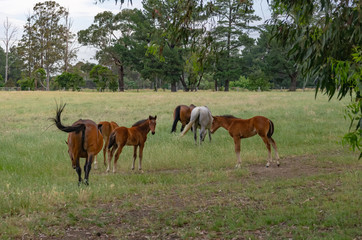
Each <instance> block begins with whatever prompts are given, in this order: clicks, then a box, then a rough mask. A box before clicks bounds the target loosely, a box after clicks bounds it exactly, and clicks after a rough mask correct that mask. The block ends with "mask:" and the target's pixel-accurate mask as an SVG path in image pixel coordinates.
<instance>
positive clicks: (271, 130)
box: [267, 119, 274, 138]
mask: <svg viewBox="0 0 362 240" xmlns="http://www.w3.org/2000/svg"><path fill="white" fill-rule="evenodd" d="M273 133H274V123H273V122H272V120H270V119H269V131H268V134H267V136H268V138H271V137H272V136H273Z"/></svg>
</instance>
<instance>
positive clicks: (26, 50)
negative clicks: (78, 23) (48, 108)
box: [19, 1, 70, 90]
mask: <svg viewBox="0 0 362 240" xmlns="http://www.w3.org/2000/svg"><path fill="white" fill-rule="evenodd" d="M33 11H34V14H33V15H30V14H29V17H28V18H27V24H26V25H25V26H24V34H23V38H22V39H21V40H20V43H19V54H20V55H21V56H22V57H23V59H24V63H25V64H26V66H27V67H26V72H27V75H28V76H29V77H31V74H32V72H33V71H34V70H35V69H38V68H44V69H45V71H46V85H45V89H46V90H49V86H50V84H49V81H50V74H51V73H54V72H55V71H57V70H58V66H59V64H60V61H61V60H62V59H63V55H64V52H65V50H64V49H66V45H67V43H68V41H70V38H69V29H68V28H67V26H65V25H64V19H65V17H66V16H67V15H68V12H67V11H66V9H65V8H64V7H61V6H60V5H59V4H58V3H56V2H54V1H46V2H43V3H37V4H36V5H35V6H34V8H33ZM67 36H68V38H67ZM35 87H37V86H35Z"/></svg>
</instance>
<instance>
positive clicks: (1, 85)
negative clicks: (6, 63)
mask: <svg viewBox="0 0 362 240" xmlns="http://www.w3.org/2000/svg"><path fill="white" fill-rule="evenodd" d="M3 86H4V78H3V76H2V75H1V74H0V87H3Z"/></svg>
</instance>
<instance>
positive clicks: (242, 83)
mask: <svg viewBox="0 0 362 240" xmlns="http://www.w3.org/2000/svg"><path fill="white" fill-rule="evenodd" d="M230 87H231V88H235V87H237V88H244V89H249V88H250V81H249V79H248V78H246V77H245V76H240V78H239V80H238V81H232V82H231V83H230Z"/></svg>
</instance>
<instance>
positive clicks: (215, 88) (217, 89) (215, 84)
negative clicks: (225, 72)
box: [215, 79, 218, 92]
mask: <svg viewBox="0 0 362 240" xmlns="http://www.w3.org/2000/svg"><path fill="white" fill-rule="evenodd" d="M217 90H218V89H217V80H216V79H215V92H217Z"/></svg>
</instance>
